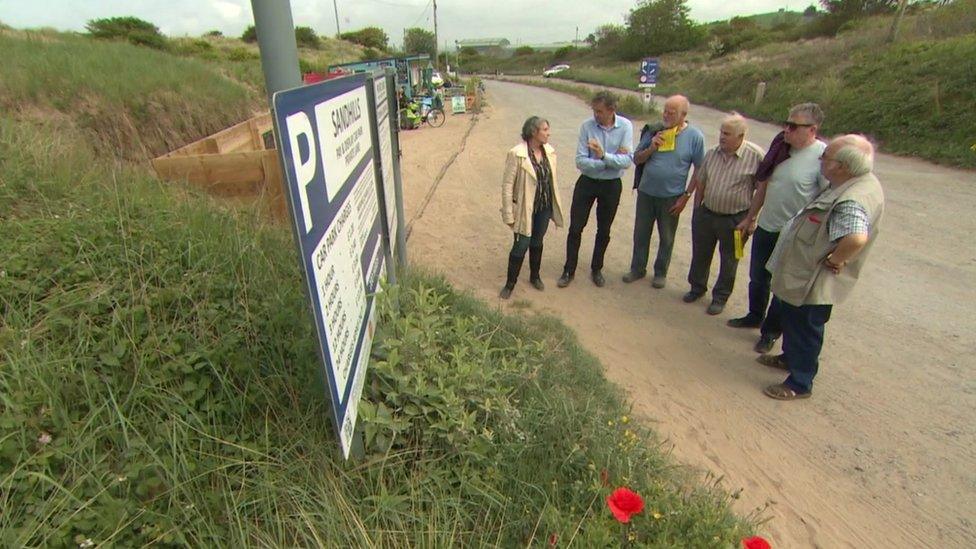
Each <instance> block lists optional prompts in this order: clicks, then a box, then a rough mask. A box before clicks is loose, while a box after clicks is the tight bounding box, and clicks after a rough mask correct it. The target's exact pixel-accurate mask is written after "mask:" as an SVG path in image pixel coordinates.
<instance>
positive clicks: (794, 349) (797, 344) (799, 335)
mask: <svg viewBox="0 0 976 549" xmlns="http://www.w3.org/2000/svg"><path fill="white" fill-rule="evenodd" d="M832 309H833V306H832V305H801V306H800V307H794V306H793V305H790V304H789V303H786V302H784V301H780V312H781V314H782V322H783V353H784V355H785V359H786V364H787V366H789V368H790V376H789V377H788V378H786V381H785V382H784V384H785V385H786V386H788V387H789V388H791V389H793V390H794V391H796V392H797V393H809V392H810V391H812V390H813V378H814V377H816V375H817V370H818V369H819V368H820V351H821V349H823V340H824V329H825V327H826V324H827V322H828V321H829V320H830V312H831V310H832Z"/></svg>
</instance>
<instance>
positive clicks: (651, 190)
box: [624, 95, 705, 288]
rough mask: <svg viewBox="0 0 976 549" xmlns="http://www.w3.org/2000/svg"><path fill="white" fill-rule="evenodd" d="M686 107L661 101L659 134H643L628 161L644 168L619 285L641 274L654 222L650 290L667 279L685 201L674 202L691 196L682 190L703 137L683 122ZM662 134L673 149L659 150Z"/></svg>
mask: <svg viewBox="0 0 976 549" xmlns="http://www.w3.org/2000/svg"><path fill="white" fill-rule="evenodd" d="M688 107H689V103H688V99H687V98H686V97H684V96H681V95H673V96H671V97H669V98H668V99H667V100H666V101H665V102H664V115H663V119H664V128H665V129H664V130H662V131H659V132H657V133H655V134H653V135H652V134H650V133H648V134H647V135H646V136H645V137H644V138H643V139H642V140H641V142H640V144H638V145H637V152H635V153H634V162H635V163H636V164H643V165H644V166H643V174H642V175H641V178H640V181H639V182H637V191H638V192H637V208H636V212H637V213H636V216H635V219H634V253H633V256H632V257H631V260H630V272H628V273H627V274H626V275H624V282H633V281H635V280H639V279H641V278H644V277H645V276H646V275H647V255H648V252H649V250H650V246H651V232H652V231H653V230H654V229H653V225H654V223H655V222H656V223H657V234H658V248H657V258H656V259H655V261H654V279H653V280H652V282H651V285H652V286H654V287H655V288H663V287H664V285H665V281H666V280H667V276H668V267H669V266H670V265H671V251H672V250H673V249H674V235H675V232H676V231H677V230H678V216H679V215H680V214H681V210H682V208H684V202H685V201H683V200H682V201H680V202H679V200H678V199H679V198H681V197H682V196H684V197H688V196H691V193H689V192H688V190H687V189H688V176H689V174H690V173H691V168H692V166H694V168H695V170H696V171H697V170H698V169H699V168H700V167H701V165H702V160H703V159H704V158H705V136H704V135H703V134H702V132H701V130H699V129H698V128H696V127H694V126H691V125H689V124H688V122H687V121H686V120H685V119H686V118H687V116H688ZM668 131H670V132H674V137H673V145H671V144H668V145H669V146H665V145H666V143H665V141H666V139H665V134H666V133H667V132H668Z"/></svg>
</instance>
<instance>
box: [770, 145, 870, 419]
mask: <svg viewBox="0 0 976 549" xmlns="http://www.w3.org/2000/svg"><path fill="white" fill-rule="evenodd" d="M873 168H874V147H873V146H872V145H871V143H870V142H869V141H868V140H867V139H865V138H864V137H863V136H860V135H844V136H841V137H838V138H836V139H834V140H833V141H831V142H830V144H829V145H828V146H827V148H826V149H825V150H824V153H823V156H822V158H821V166H820V171H821V173H823V175H824V177H826V178H827V180H828V181H829V182H830V186H829V187H828V188H827V189H826V190H825V191H824V192H823V193H821V194H820V195H819V196H817V197H816V198H815V199H814V200H813V201H812V202H811V203H810V204H808V205H807V206H806V207H805V208H803V209H802V210H801V211H800V213H799V214H797V215H796V216H795V217H793V219H791V220H790V222H789V223H788V224H787V226H786V227H785V228H784V229H783V232H782V233H781V236H780V238H779V241H778V242H777V243H776V248H775V249H774V251H773V255H772V257H771V258H770V260H769V263H768V267H769V268H770V269H771V270H772V273H773V280H772V289H773V294H774V295H775V296H776V297H777V298H778V299H779V303H780V315H781V323H782V326H783V351H784V353H783V354H782V355H762V356H760V357H759V362H760V363H762V364H764V365H766V366H772V367H775V368H780V369H784V370H788V371H789V372H790V375H789V377H787V378H786V381H784V382H783V383H779V384H776V385H770V386H769V387H766V389H765V391H764V392H765V393H766V395H767V396H769V397H771V398H775V399H777V400H796V399H801V398H808V397H809V396H810V395H811V393H812V392H813V378H814V377H815V376H816V375H817V370H818V366H819V359H820V350H821V349H822V347H823V338H824V327H825V325H826V324H827V321H828V320H830V313H831V309H832V307H833V305H834V304H837V303H840V302H842V301H843V300H844V299H846V298H847V296H848V295H849V294H850V292H851V290H852V289H853V288H854V284H855V283H856V282H857V279H858V277H859V275H860V274H861V269H862V268H863V267H864V263H865V261H866V260H867V257H868V252H870V250H871V247H872V245H873V244H874V240H875V239H876V238H877V237H878V232H879V228H880V225H881V218H882V216H883V214H884V201H885V199H884V192H883V191H882V189H881V183H880V182H878V178H877V177H875V176H874V174H873V173H871V171H872V170H873Z"/></svg>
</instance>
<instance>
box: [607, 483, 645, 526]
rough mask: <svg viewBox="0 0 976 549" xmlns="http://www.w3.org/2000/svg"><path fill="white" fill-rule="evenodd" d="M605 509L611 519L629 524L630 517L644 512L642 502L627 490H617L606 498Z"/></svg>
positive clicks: (637, 496)
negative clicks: (607, 508)
mask: <svg viewBox="0 0 976 549" xmlns="http://www.w3.org/2000/svg"><path fill="white" fill-rule="evenodd" d="M607 507H609V508H610V512H611V513H613V517H614V518H615V519H617V520H618V521H620V522H622V523H628V522H630V517H631V515H636V514H637V513H640V512H641V511H643V510H644V500H643V499H641V497H640V496H639V495H637V494H636V493H634V492H632V491H631V490H629V489H627V488H617V489H616V490H614V491H613V493H612V494H610V497H608V498H607Z"/></svg>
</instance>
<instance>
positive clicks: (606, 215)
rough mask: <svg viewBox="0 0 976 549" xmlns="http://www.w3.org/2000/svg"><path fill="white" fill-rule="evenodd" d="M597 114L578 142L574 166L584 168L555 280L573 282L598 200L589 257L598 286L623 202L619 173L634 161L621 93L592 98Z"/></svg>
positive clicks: (630, 128)
mask: <svg viewBox="0 0 976 549" xmlns="http://www.w3.org/2000/svg"><path fill="white" fill-rule="evenodd" d="M590 107H591V108H592V109H593V118H591V119H588V120H587V121H585V122H583V126H582V127H581V128H580V135H579V143H578V144H577V146H576V168H577V169H579V171H580V176H579V179H577V180H576V188H575V189H574V190H573V203H572V206H570V214H569V218H570V222H569V235H568V236H567V237H566V265H565V266H564V267H563V274H562V276H561V277H560V278H559V281H558V282H557V285H558V286H559V287H560V288H565V287H566V286H569V284H570V282H572V281H573V277H574V276H575V275H576V264H577V263H578V260H579V248H580V242H581V241H582V239H583V228H584V227H586V222H587V220H588V219H589V217H590V210H591V209H592V208H593V203H594V202H596V242H595V243H594V245H593V259H592V260H591V261H590V276H591V277H592V279H593V283H594V284H596V285H597V286H598V287H603V285H604V284H606V279H604V277H603V273H602V272H601V271H602V270H603V256H604V255H605V254H606V251H607V245H608V244H609V243H610V226H611V225H612V224H613V219H614V217H615V216H616V215H617V206H619V205H620V192H621V181H620V175H621V174H622V173H623V171H624V170H626V169H627V167H628V166H630V164H631V162H632V159H631V150H632V147H633V142H634V126H633V124H631V123H630V120H627V119H626V118H624V117H623V116H620V115H619V114H617V98H616V97H615V96H614V95H613V94H611V93H610V92H608V91H601V92H599V93H597V94H596V95H595V96H593V100H592V101H591V102H590Z"/></svg>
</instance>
